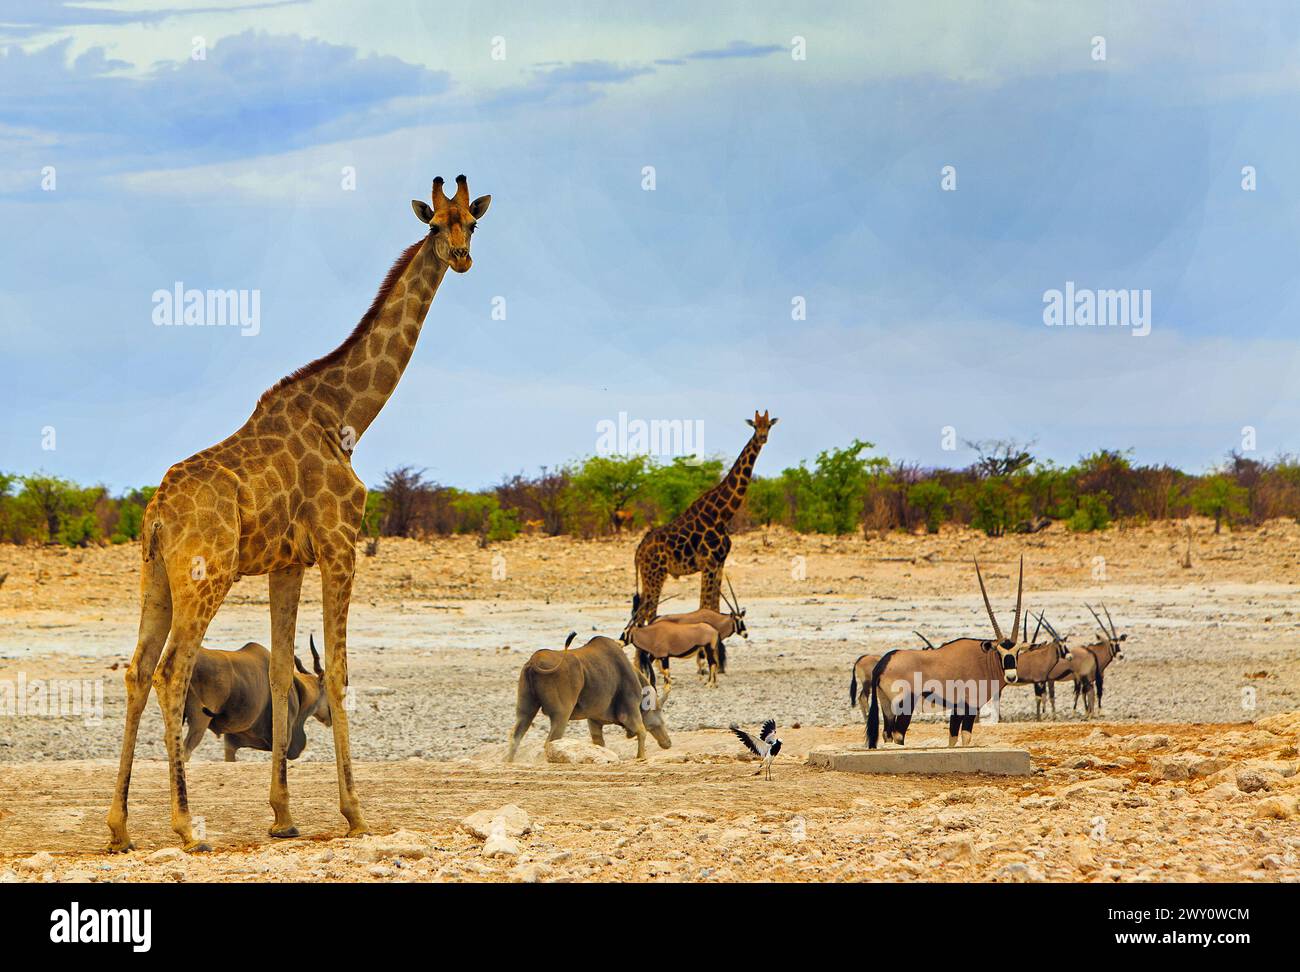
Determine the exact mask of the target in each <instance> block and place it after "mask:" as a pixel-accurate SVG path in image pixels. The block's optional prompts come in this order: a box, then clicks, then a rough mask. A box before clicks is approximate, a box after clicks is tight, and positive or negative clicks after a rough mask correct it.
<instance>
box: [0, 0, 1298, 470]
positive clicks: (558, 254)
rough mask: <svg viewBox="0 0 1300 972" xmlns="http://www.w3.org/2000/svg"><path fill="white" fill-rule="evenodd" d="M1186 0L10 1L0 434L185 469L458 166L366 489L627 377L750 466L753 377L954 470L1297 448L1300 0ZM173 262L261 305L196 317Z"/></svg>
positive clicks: (598, 412)
mask: <svg viewBox="0 0 1300 972" xmlns="http://www.w3.org/2000/svg"><path fill="white" fill-rule="evenodd" d="M6 6H8V5H5V4H0V7H6ZM1185 13H1186V11H1185V10H1184V9H1183V8H1182V7H1181V6H1180V5H1179V4H1176V3H1152V4H1149V5H1144V6H1143V7H1142V8H1141V9H1127V8H1122V7H1113V6H1110V5H1089V6H1086V7H1071V8H1069V9H1057V8H1053V7H1050V6H1046V5H1042V4H1037V3H1032V2H1027V0H1026V2H1020V3H1002V4H992V3H984V4H980V3H960V2H951V3H936V4H932V5H928V6H926V7H925V8H923V9H914V8H912V7H910V6H909V5H908V4H906V3H901V2H898V3H896V2H890V3H881V4H879V5H875V6H873V7H872V8H871V9H870V10H863V9H861V8H859V7H857V6H855V5H853V4H849V3H832V4H828V5H826V6H825V7H819V8H818V9H817V10H815V11H811V12H790V11H786V10H783V9H779V8H775V7H762V8H757V9H755V8H751V7H750V6H749V5H741V4H731V5H726V4H724V5H719V6H718V7H716V8H712V9H709V10H707V11H702V10H700V9H699V8H698V7H697V6H694V5H690V4H685V3H670V4H669V5H668V7H667V8H662V7H661V8H657V9H656V10H654V11H648V10H647V11H641V10H621V9H619V8H617V7H616V6H613V5H603V4H586V5H583V6H582V7H581V12H579V11H578V10H577V9H573V10H570V9H568V8H566V9H565V10H561V11H555V10H550V11H547V10H525V11H518V10H511V9H509V8H508V6H507V5H502V4H494V3H487V4H484V5H482V7H481V9H480V10H479V11H478V12H477V13H476V15H475V17H474V18H473V19H474V23H472V24H468V23H465V22H464V21H463V20H458V19H451V20H448V19H446V18H441V17H438V18H435V17H433V16H432V15H431V14H430V15H427V16H426V14H425V13H424V12H423V11H422V9H421V8H420V7H419V5H415V4H409V3H405V2H390V3H386V4H379V5H375V6H374V7H368V8H367V9H366V11H364V12H363V11H358V10H356V9H355V8H354V7H351V6H350V5H348V4H347V3H344V2H342V0H284V2H266V3H224V4H222V3H214V2H213V0H181V2H173V3H171V4H169V5H168V6H167V7H165V8H162V7H159V8H151V7H149V6H147V5H145V4H137V5H131V6H124V5H122V4H113V5H109V6H96V7H79V6H74V5H70V4H68V3H51V4H48V5H46V6H44V7H38V8H35V9H31V10H28V9H24V7H23V5H21V4H16V5H13V7H12V9H10V10H8V11H7V12H4V13H3V16H0V21H3V22H4V26H0V81H2V82H3V83H0V145H3V147H4V152H3V153H2V154H3V161H0V213H3V216H4V219H5V223H6V225H7V226H8V227H9V228H10V232H9V233H8V234H6V238H5V242H4V243H3V244H0V245H3V246H4V247H5V250H4V254H3V255H4V260H3V261H0V266H3V267H4V269H3V270H0V274H2V275H3V276H0V281H3V283H2V284H0V322H2V323H0V333H2V334H3V347H4V354H5V361H6V364H7V365H8V367H7V368H6V377H7V379H8V380H7V381H6V383H5V388H4V389H3V390H0V408H3V409H4V412H5V421H4V422H3V423H0V457H3V460H2V461H0V467H2V468H4V469H5V470H6V471H13V472H20V471H28V472H34V471H37V470H42V471H44V472H46V473H48V474H50V475H55V476H59V477H62V478H67V479H70V480H73V481H75V482H79V483H97V484H98V483H102V484H104V485H105V486H106V487H108V488H109V489H110V491H112V492H113V493H114V494H120V493H121V492H122V491H124V490H125V489H130V488H137V487H139V486H141V485H153V484H156V483H157V482H158V481H159V480H160V479H161V477H162V475H163V473H164V472H165V471H166V469H167V468H168V467H169V466H170V465H172V464H173V463H175V462H178V461H180V460H182V459H184V458H186V457H188V456H190V455H192V454H194V453H196V452H198V451H200V450H202V449H204V448H206V447H208V446H210V445H212V444H214V443H216V442H218V441H220V440H221V439H223V438H225V437H226V436H227V435H229V434H231V433H232V432H234V431H235V429H236V428H238V427H239V425H240V424H241V423H242V422H243V421H244V420H245V418H246V417H247V416H248V415H249V414H250V413H251V411H252V408H253V405H254V403H255V402H256V400H257V398H258V396H259V395H260V394H261V392H262V391H263V390H265V389H266V388H268V387H269V386H271V385H272V384H273V383H274V382H275V381H276V380H277V379H278V378H280V377H281V376H282V375H286V374H288V373H290V372H292V371H293V370H294V369H296V368H298V367H300V366H301V365H303V364H305V363H306V362H308V361H311V360H313V359H315V358H317V357H320V356H321V355H323V354H325V353H326V352H328V351H329V350H330V349H331V348H333V347H335V346H336V345H338V344H339V343H340V342H341V341H342V340H343V339H344V338H345V337H346V336H347V334H348V333H349V332H350V331H351V329H352V327H353V326H354V324H355V323H356V321H357V320H359V319H360V317H361V315H362V313H363V312H364V310H365V308H366V307H367V306H368V305H369V303H370V301H371V299H372V297H373V296H374V294H375V292H376V290H377V289H378V287H379V283H380V281H381V279H382V278H383V275H384V273H385V271H386V270H387V268H388V266H389V265H390V264H391V263H392V261H393V260H394V259H395V258H396V256H397V255H398V253H400V252H401V250H402V249H403V248H405V247H406V246H407V245H409V244H410V243H411V242H412V241H413V240H416V239H418V238H419V234H420V227H419V224H417V223H416V221H415V219H414V218H413V217H412V215H411V212H410V206H409V200H410V199H411V198H413V197H414V198H418V199H427V197H428V189H429V184H430V181H431V179H432V178H433V177H434V176H436V175H442V176H444V177H446V178H448V179H450V178H453V177H454V176H455V175H456V174H457V173H459V172H465V173H466V174H467V175H468V177H469V182H470V189H471V192H472V193H473V194H475V195H478V194H491V195H492V196H493V205H492V208H491V212H489V213H488V214H487V215H485V217H484V220H483V225H482V227H481V232H479V233H478V234H477V236H476V237H475V246H474V267H473V269H472V270H471V271H470V272H469V273H468V274H466V275H464V276H456V277H454V279H448V280H446V281H445V282H444V284H443V286H442V288H441V290H440V291H439V293H438V296H437V298H436V300H435V301H434V304H433V307H432V309H431V311H430V313H429V317H428V320H427V321H426V325H425V329H424V332H423V334H422V340H421V341H420V344H419V346H418V347H417V349H416V352H415V355H414V357H413V359H412V362H411V364H410V366H409V367H408V369H407V372H406V374H405V376H404V378H403V380H402V381H401V382H400V383H399V385H398V387H397V390H396V392H395V393H394V394H393V396H392V398H391V399H390V401H389V402H388V404H387V406H386V408H385V410H384V411H383V412H382V413H381V415H380V417H379V419H378V420H377V421H376V422H375V424H374V426H373V427H372V428H371V429H370V431H369V433H368V435H367V436H366V437H365V438H364V440H363V441H362V442H361V443H360V444H359V448H358V449H357V452H356V454H355V456H354V464H355V467H356V469H357V472H358V474H359V475H360V476H361V477H362V479H363V480H364V481H365V482H366V483H367V484H376V483H378V482H379V481H380V480H381V479H382V476H383V473H384V471H385V470H388V469H392V468H395V467H397V466H401V465H409V466H413V467H415V468H423V469H425V470H426V471H427V472H428V475H429V476H430V478H431V479H433V480H436V481H438V482H440V483H443V484H446V485H456V486H457V487H459V488H466V489H471V490H480V489H488V488H491V486H492V485H493V484H495V483H496V482H499V481H500V480H501V478H503V477H507V476H510V475H513V474H514V472H515V471H521V472H524V473H526V474H530V475H531V474H533V473H535V472H536V470H537V469H539V468H540V467H542V466H544V465H545V466H551V465H552V464H554V463H561V464H563V463H569V462H573V461H578V460H580V459H581V457H583V456H586V455H590V454H593V453H595V452H596V451H597V449H598V443H599V440H600V428H601V423H602V422H608V421H611V420H613V421H617V420H618V416H619V415H620V413H626V414H627V415H628V416H629V417H630V418H632V419H641V420H645V421H655V420H658V421H666V420H680V421H682V422H685V423H698V425H697V426H694V427H697V428H699V429H701V430H702V434H703V441H704V443H705V447H704V450H703V451H706V452H707V453H709V454H710V455H713V456H716V457H720V458H723V460H724V462H730V460H731V459H732V458H734V456H735V454H736V453H737V452H738V451H739V449H740V447H741V445H742V444H743V443H744V442H745V441H746V439H747V438H748V429H747V428H746V426H745V425H744V424H743V421H744V419H745V418H746V417H747V416H748V415H749V414H751V413H752V412H753V410H754V409H755V408H757V409H758V410H760V411H761V410H764V409H769V410H770V411H771V413H772V414H773V415H775V416H778V417H780V418H781V419H782V423H781V425H780V426H779V427H777V428H776V429H775V430H774V431H773V434H772V438H771V440H770V442H769V443H768V445H767V446H766V447H765V449H764V453H763V455H762V456H761V457H760V460H759V466H758V468H757V470H756V472H757V474H758V475H766V476H772V475H776V474H778V473H779V471H780V470H782V469H784V468H787V467H790V466H794V465H797V464H798V462H799V461H801V460H807V461H809V462H811V461H813V459H814V458H815V456H816V455H817V453H818V452H820V451H822V450H825V449H831V448H837V447H841V446H843V445H845V444H847V443H848V442H849V441H850V440H852V439H853V438H855V437H857V438H863V439H867V440H869V441H871V442H873V443H875V450H874V451H875V452H876V453H878V454H883V455H885V456H889V457H890V458H892V459H906V460H908V461H916V462H919V463H920V464H922V465H923V466H926V467H947V466H949V465H950V464H951V463H952V462H953V461H954V460H955V458H956V457H955V456H954V455H953V452H952V451H951V450H948V449H945V448H944V442H945V440H946V439H947V438H950V437H951V436H949V435H948V433H947V432H946V431H945V430H947V429H952V430H953V435H955V437H956V439H957V441H958V442H964V441H971V440H975V441H978V440H988V439H994V438H1001V439H1015V440H1018V441H1021V442H1032V443H1034V445H1033V449H1032V451H1034V452H1035V454H1036V455H1037V456H1038V458H1040V459H1043V460H1051V461H1054V462H1056V463H1058V464H1060V465H1065V466H1068V465H1070V464H1072V463H1074V462H1075V461H1077V459H1078V458H1079V457H1080V456H1082V455H1087V454H1089V453H1091V452H1095V451H1096V450H1098V449H1103V448H1104V449H1115V450H1119V451H1127V450H1132V456H1133V458H1134V460H1135V461H1138V462H1142V463H1144V464H1150V465H1170V466H1173V467H1175V468H1178V469H1180V470H1183V471H1186V472H1189V473H1190V474H1192V475H1201V474H1203V473H1204V472H1206V471H1209V470H1210V469H1212V467H1213V466H1214V465H1216V464H1217V463H1220V462H1221V461H1222V460H1223V458H1224V457H1225V456H1227V455H1228V454H1229V453H1231V452H1232V451H1234V450H1237V451H1245V452H1246V453H1247V454H1248V455H1249V456H1250V457H1251V458H1259V459H1266V458H1268V457H1275V456H1283V455H1294V454H1297V453H1300V403H1298V402H1297V400H1296V396H1295V395H1294V394H1292V393H1291V389H1293V388H1294V387H1295V384H1296V381H1295V379H1296V376H1297V373H1298V372H1300V343H1297V340H1296V337H1295V333H1294V322H1295V320H1296V319H1297V311H1300V288H1298V287H1297V275H1296V274H1295V272H1294V266H1293V264H1294V254H1295V253H1296V252H1297V251H1298V250H1300V246H1298V244H1300V221H1297V220H1296V219H1295V214H1296V213H1297V212H1300V189H1298V188H1297V186H1296V185H1295V184H1294V183H1293V182H1292V180H1290V179H1289V178H1288V177H1287V174H1288V173H1289V172H1290V169H1291V167H1292V162H1293V160H1294V158H1295V157H1296V155H1297V150H1298V149H1300V131H1298V130H1297V127H1296V126H1295V124H1294V122H1295V119H1296V118H1297V111H1296V108H1297V106H1298V103H1297V98H1296V95H1297V92H1298V90H1300V73H1298V72H1297V69H1296V65H1295V58H1294V46H1295V44H1296V42H1297V39H1298V38H1300V13H1298V12H1297V11H1296V10H1294V9H1292V8H1290V7H1288V6H1287V5H1286V4H1283V3H1280V2H1278V3H1262V4H1256V5H1252V6H1251V8H1250V9H1249V10H1246V11H1242V10H1235V9H1223V10H1219V9H1214V8H1211V9H1208V10H1201V11H1198V12H1197V15H1196V16H1194V17H1188V16H1185ZM665 14H667V15H670V16H669V18H667V19H666V18H665V16H664V15H665ZM577 25H581V29H575V27H576V26H577ZM142 28H147V29H142ZM1099 38H1101V39H1102V43H1101V45H1100V48H1099V45H1098V39H1099ZM199 41H201V42H202V43H201V44H200V43H199ZM799 42H802V43H799ZM200 53H201V54H202V56H201V57H200V56H198V55H199V54H200ZM1099 54H1100V55H1101V56H1100V57H1098V55H1099ZM498 55H499V56H498ZM800 55H802V56H800ZM647 167H653V171H652V172H651V171H650V170H648V169H647ZM647 182H650V183H652V184H651V186H650V187H647ZM178 287H179V288H180V290H181V294H182V296H184V294H185V292H186V291H188V290H196V291H198V292H200V294H201V295H206V294H207V292H208V291H214V292H222V293H224V292H227V291H231V292H234V293H235V294H236V295H237V299H236V301H235V303H234V304H233V305H232V308H233V309H232V311H231V318H232V319H233V320H235V321H236V322H237V324H236V325H230V324H227V325H226V326H188V327H187V326H184V325H183V323H181V316H182V315H181V312H180V308H179V307H175V306H172V307H170V308H169V309H167V310H165V311H164V310H160V300H159V299H156V295H158V294H159V293H163V294H167V293H173V292H174V291H175V289H176V288H178ZM241 301H242V303H241ZM241 314H242V315H243V316H242V317H241V316H240V315H241ZM254 317H255V318H256V320H255V322H254V321H253V318H254ZM160 318H161V319H160ZM1086 320H1091V321H1093V322H1101V321H1104V322H1105V323H1093V324H1091V325H1090V324H1088V323H1085V321H1086ZM169 321H173V322H176V323H177V324H179V326H169V323H168V322H169ZM1246 321H1248V322H1249V323H1248V324H1247V323H1243V322H1246ZM47 430H52V435H51V434H50V433H49V432H47ZM1247 430H1249V433H1247ZM50 443H53V448H49V447H48V445H49V444H50ZM958 454H962V452H961V451H960V448H959V451H958ZM658 458H660V459H662V460H665V461H666V460H668V459H670V458H671V456H669V455H659V456H658ZM956 468H962V467H960V466H959V467H956Z"/></svg>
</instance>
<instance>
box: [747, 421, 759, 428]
mask: <svg viewBox="0 0 1300 972" xmlns="http://www.w3.org/2000/svg"><path fill="white" fill-rule="evenodd" d="M745 424H746V425H748V426H749V427H750V428H751V429H756V428H758V426H756V425H755V424H754V420H753V419H745Z"/></svg>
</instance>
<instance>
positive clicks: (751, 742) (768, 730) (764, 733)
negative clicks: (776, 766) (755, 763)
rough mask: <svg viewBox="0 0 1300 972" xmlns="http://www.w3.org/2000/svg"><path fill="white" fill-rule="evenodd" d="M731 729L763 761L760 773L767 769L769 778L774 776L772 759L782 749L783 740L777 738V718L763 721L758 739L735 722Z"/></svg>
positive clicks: (756, 774)
mask: <svg viewBox="0 0 1300 972" xmlns="http://www.w3.org/2000/svg"><path fill="white" fill-rule="evenodd" d="M730 728H731V731H732V732H734V733H735V734H736V738H737V739H739V740H740V741H741V742H742V743H744V744H745V748H746V749H748V750H749V751H750V752H751V753H753V754H754V755H755V756H757V757H758V758H759V759H761V760H762V761H763V765H762V766H760V767H759V768H758V773H755V774H754V775H755V776H758V774H759V773H762V772H763V771H765V770H766V771H767V778H768V779H769V780H770V779H771V778H772V760H773V759H774V758H775V757H776V754H777V753H779V752H780V751H781V740H779V739H777V738H776V720H775V719H768V720H767V721H766V722H765V723H763V728H762V729H760V730H759V731H758V739H757V740H755V739H754V737H753V736H751V735H750V734H749V733H747V732H746V731H745V730H744V729H741V728H740V726H738V725H736V724H735V723H734V722H733V723H732V724H731V726H730Z"/></svg>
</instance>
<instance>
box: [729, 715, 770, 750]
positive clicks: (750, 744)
mask: <svg viewBox="0 0 1300 972" xmlns="http://www.w3.org/2000/svg"><path fill="white" fill-rule="evenodd" d="M730 728H731V731H732V732H733V733H735V734H736V738H737V739H739V740H740V741H741V742H742V743H744V744H745V748H746V749H748V750H749V751H750V752H751V753H753V754H754V755H755V756H761V755H763V754H762V753H760V752H759V751H758V746H757V745H756V744H755V743H754V740H753V739H752V738H750V735H749V733H747V732H746V731H745V730H744V729H741V728H740V726H738V725H736V724H735V723H734V722H733V723H732V724H731V726H730Z"/></svg>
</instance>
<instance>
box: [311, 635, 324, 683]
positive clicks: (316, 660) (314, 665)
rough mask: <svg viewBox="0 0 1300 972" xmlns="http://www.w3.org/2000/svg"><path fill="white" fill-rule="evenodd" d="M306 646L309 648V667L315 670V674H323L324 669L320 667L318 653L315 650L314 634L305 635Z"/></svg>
mask: <svg viewBox="0 0 1300 972" xmlns="http://www.w3.org/2000/svg"><path fill="white" fill-rule="evenodd" d="M307 647H308V648H310V649H311V667H312V668H314V669H315V670H316V674H317V675H324V674H325V669H323V668H321V665H320V655H319V654H318V653H317V652H316V636H315V635H314V634H309V635H307Z"/></svg>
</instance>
